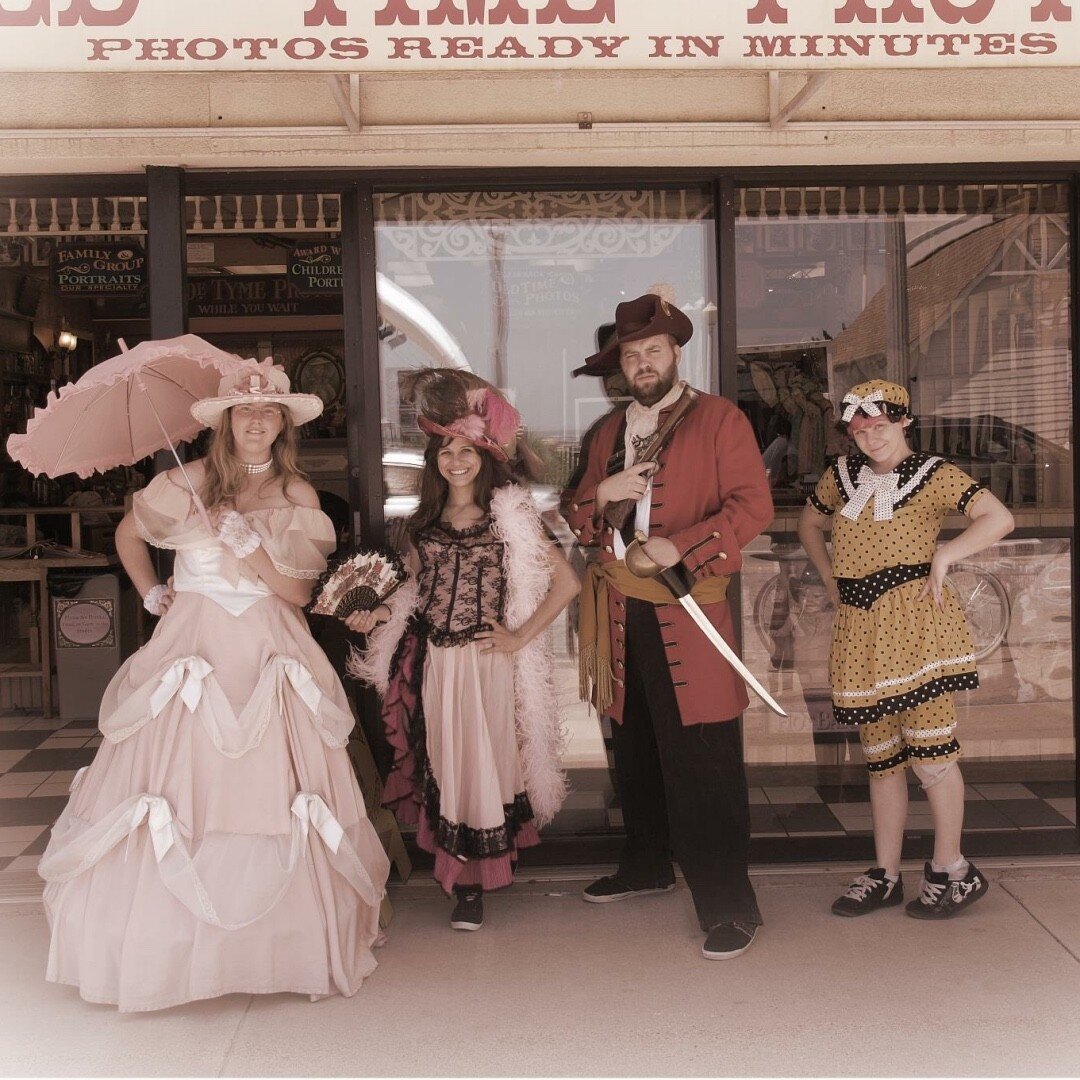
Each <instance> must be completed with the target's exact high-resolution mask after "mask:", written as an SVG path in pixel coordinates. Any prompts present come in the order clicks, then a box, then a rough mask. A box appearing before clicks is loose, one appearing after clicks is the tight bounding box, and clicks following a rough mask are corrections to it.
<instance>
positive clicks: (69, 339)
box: [56, 330, 79, 352]
mask: <svg viewBox="0 0 1080 1080" xmlns="http://www.w3.org/2000/svg"><path fill="white" fill-rule="evenodd" d="M56 345H57V347H58V348H60V349H66V350H67V351H68V352H74V351H75V349H77V348H78V346H79V339H78V338H77V337H76V336H75V335H74V334H73V333H72V332H71V331H70V330H61V331H60V333H59V334H57V336H56Z"/></svg>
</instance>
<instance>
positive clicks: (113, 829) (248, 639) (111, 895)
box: [39, 362, 389, 1011]
mask: <svg viewBox="0 0 1080 1080" xmlns="http://www.w3.org/2000/svg"><path fill="white" fill-rule="evenodd" d="M321 410H322V402H321V401H320V399H319V398H318V397H315V396H314V395H309V394H296V393H291V392H290V388H289V380H288V376H286V375H285V373H284V372H283V371H282V370H281V369H280V368H278V367H275V366H273V365H272V364H271V363H269V362H264V363H263V364H260V365H255V364H253V363H246V364H237V366H236V367H235V369H234V370H233V372H232V373H231V374H228V375H226V376H225V377H224V378H223V379H222V380H221V383H220V386H219V387H218V391H217V393H216V394H214V395H213V396H210V397H206V398H203V399H202V400H199V401H197V402H196V403H195V404H194V405H192V406H191V413H192V415H193V416H194V417H195V418H196V419H197V420H198V421H200V422H201V423H203V424H205V425H209V426H211V427H212V428H213V433H212V435H211V439H210V446H209V451H208V453H207V455H206V457H205V458H203V459H201V460H199V461H196V462H193V463H191V464H189V465H187V466H186V467H184V466H181V467H180V468H178V469H173V470H171V471H170V472H167V473H163V474H161V475H159V476H157V477H156V478H155V479H154V480H153V481H152V482H151V483H150V485H149V486H148V487H146V488H145V489H144V490H143V491H141V492H139V493H138V494H137V495H136V496H135V500H134V505H133V508H132V510H131V512H130V513H129V514H128V515H127V516H126V517H125V518H124V520H123V522H122V523H121V525H120V527H119V529H118V530H117V550H118V553H119V554H120V557H121V561H122V562H123V564H124V568H125V569H126V570H127V572H128V574H129V575H130V577H131V579H132V581H133V582H134V584H135V586H136V588H137V589H138V590H139V592H140V594H142V595H143V596H144V603H145V605H146V607H147V608H148V609H149V610H151V611H152V612H153V613H155V614H160V615H162V616H163V617H162V619H161V621H160V622H159V624H158V626H157V628H156V630H155V632H154V634H153V636H152V638H151V639H150V641H149V642H148V643H147V644H146V645H145V646H144V647H143V648H142V649H140V650H139V651H138V652H137V653H136V654H135V655H134V656H132V657H131V658H130V659H129V660H128V661H127V663H125V664H124V665H123V666H122V667H121V668H120V670H119V671H118V672H117V674H116V676H115V677H114V678H113V680H112V682H111V683H110V684H109V686H108V688H107V689H106V691H105V695H104V699H103V701H102V705H101V712H100V727H101V730H102V733H103V735H104V736H105V741H104V743H103V745H102V747H101V749H100V750H99V752H98V754H97V756H96V757H95V759H94V761H93V763H92V764H91V765H90V766H88V767H87V768H86V769H84V770H81V771H80V773H79V774H78V775H77V776H76V779H75V782H74V784H73V785H72V796H71V799H70V801H69V803H68V806H67V808H66V809H65V810H64V812H63V814H62V815H61V817H60V820H59V821H58V822H57V824H56V826H55V828H54V829H53V834H52V839H51V841H50V843H49V847H48V849H47V851H46V852H45V855H44V857H43V859H42V861H41V866H40V870H39V872H40V873H41V875H42V877H44V878H45V880H46V882H47V885H46V890H45V902H46V909H47V913H48V916H49V921H50V926H51V930H52V945H51V948H50V952H49V966H48V973H47V977H48V978H49V979H50V980H52V981H54V982H60V983H65V984H71V985H76V986H78V987H79V989H80V992H81V994H82V996H83V997H84V998H86V999H87V1000H90V1001H96V1002H105V1003H110V1004H117V1005H119V1007H120V1009H121V1010H123V1011H138V1010H150V1009H159V1008H166V1007H168V1006H172V1005H177V1004H180V1003H182V1002H186V1001H192V1000H197V999H201V998H210V997H216V996H219V995H222V994H229V993H237V992H243V993H275V992H280V991H293V992H297V993H304V994H309V995H311V996H312V997H320V996H323V995H329V994H335V993H341V994H344V995H351V994H353V993H355V992H356V990H357V989H358V988H359V986H360V984H361V982H362V981H363V979H364V978H365V977H366V976H367V975H368V974H370V972H371V971H372V970H373V969H374V967H375V959H374V957H373V955H372V953H371V947H372V946H373V945H374V944H375V943H376V938H377V936H378V917H379V907H380V902H381V899H382V896H383V889H384V885H385V881H386V877H387V873H388V870H389V866H388V863H387V859H386V856H385V855H384V853H383V850H382V846H381V844H380V842H379V839H378V837H377V836H376V834H375V831H374V829H373V828H372V825H371V823H370V821H369V820H368V818H367V815H366V812H365V808H364V802H363V798H362V796H361V793H360V791H359V788H358V787H357V784H356V780H355V778H354V776H353V773H352V769H351V766H350V763H349V759H348V756H347V754H346V750H345V745H346V741H347V739H348V735H349V732H350V730H351V728H352V726H353V716H352V714H351V712H350V710H349V706H348V702H347V699H346V696H345V693H344V690H343V688H342V686H341V683H340V681H339V680H338V678H337V676H336V674H335V673H334V670H333V668H332V667H331V665H330V662H329V661H328V660H327V658H326V656H325V655H324V654H323V652H322V651H321V650H320V649H319V647H318V646H317V645H316V643H315V641H314V639H313V638H312V637H311V634H310V632H309V630H308V627H307V624H306V622H305V619H304V616H303V613H302V612H301V610H300V608H301V606H302V605H303V604H305V603H306V602H307V601H308V599H309V596H310V592H311V587H312V585H313V583H314V581H315V579H316V578H317V577H318V576H319V575H320V573H322V571H323V570H324V568H325V566H326V555H327V554H328V553H329V552H330V551H331V550H332V549H333V548H334V546H335V535H334V530H333V527H332V525H331V524H330V521H329V520H328V519H327V518H326V517H325V515H324V514H322V513H321V511H320V510H319V508H318V499H317V496H316V493H315V491H314V489H313V488H312V487H311V486H310V485H309V484H308V483H307V482H306V481H305V479H304V478H303V475H302V474H301V473H300V471H299V469H298V468H297V464H296V434H295V432H296V428H297V427H298V426H299V425H300V424H303V423H306V422H307V421H309V420H311V419H313V418H314V417H315V416H317V415H318V414H319V412H321ZM148 545H150V546H154V547H158V548H166V549H171V550H173V551H175V552H176V563H175V573H174V578H173V579H172V580H171V582H170V583H169V584H168V585H165V584H162V583H160V582H158V580H157V576H156V573H155V571H154V567H153V564H152V561H151V558H150V554H149V551H148Z"/></svg>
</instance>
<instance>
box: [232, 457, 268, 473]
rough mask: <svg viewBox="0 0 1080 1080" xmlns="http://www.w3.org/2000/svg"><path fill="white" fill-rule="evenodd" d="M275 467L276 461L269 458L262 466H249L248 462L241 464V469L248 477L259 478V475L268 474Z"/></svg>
mask: <svg viewBox="0 0 1080 1080" xmlns="http://www.w3.org/2000/svg"><path fill="white" fill-rule="evenodd" d="M273 465H274V459H273V458H272V457H268V458H267V459H266V460H265V461H264V462H263V463H262V464H261V465H249V464H248V463H247V462H246V461H241V462H240V468H242V469H243V470H244V472H246V473H247V474H248V476H257V475H258V474H259V473H264V472H268V471H269V470H270V469H271V468H272V467H273Z"/></svg>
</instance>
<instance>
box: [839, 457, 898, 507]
mask: <svg viewBox="0 0 1080 1080" xmlns="http://www.w3.org/2000/svg"><path fill="white" fill-rule="evenodd" d="M899 487H900V478H899V477H898V476H897V475H896V472H895V471H893V472H887V473H876V472H874V470H873V469H871V468H870V466H869V465H864V466H863V467H862V468H861V469H860V470H859V478H858V479H857V480H856V481H855V494H854V495H852V496H851V498H850V499H849V500H848V503H847V505H846V506H845V507H844V509H843V510H841V511H840V513H841V514H842V515H843V516H844V517H846V518H848V519H849V520H850V521H858V520H859V515H860V514H861V513H862V512H863V510H865V509H866V504H867V503H868V502H869V501H870V500H871V499H873V500H874V520H875V521H892V516H893V509H894V508H895V506H896V503H897V502H898V500H899V497H900V493H899Z"/></svg>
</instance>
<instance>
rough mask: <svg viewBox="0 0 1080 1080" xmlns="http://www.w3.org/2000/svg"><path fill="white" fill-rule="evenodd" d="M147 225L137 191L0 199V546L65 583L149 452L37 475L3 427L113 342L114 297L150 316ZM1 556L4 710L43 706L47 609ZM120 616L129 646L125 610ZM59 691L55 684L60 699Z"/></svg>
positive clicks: (100, 543)
mask: <svg viewBox="0 0 1080 1080" xmlns="http://www.w3.org/2000/svg"><path fill="white" fill-rule="evenodd" d="M146 228H147V210H146V200H145V199H144V198H142V197H139V196H110V195H100V196H85V197H79V198H76V197H73V196H48V197H45V196H43V197H37V198H32V197H25V198H21V197H8V198H4V199H0V237H2V239H0V555H3V556H4V557H5V558H8V559H18V558H20V557H23V558H26V557H30V558H35V557H44V556H48V557H50V558H51V559H53V560H54V562H53V563H52V566H53V567H55V570H54V571H53V572H52V574H51V577H50V584H51V585H52V586H53V587H54V588H57V589H59V588H67V589H68V590H69V592H68V593H67V594H65V595H74V591H71V590H77V589H78V588H79V584H78V583H79V582H80V581H83V580H85V579H86V577H87V575H88V573H89V571H87V570H86V566H87V564H88V563H91V562H92V563H93V564H94V566H95V567H96V572H97V573H99V574H100V573H101V571H102V564H104V563H105V561H106V559H105V557H107V556H109V555H111V554H112V553H113V551H114V544H113V534H114V532H115V530H116V525H117V523H118V522H119V520H120V518H121V517H122V516H123V513H124V502H125V499H126V497H127V496H128V495H130V494H131V492H133V491H135V490H137V489H138V488H140V487H142V486H143V484H144V483H145V482H146V479H147V478H148V471H147V467H146V463H145V462H143V463H139V462H136V463H135V464H134V465H133V466H131V467H128V468H116V469H111V470H109V471H108V472H105V473H95V474H93V475H92V476H90V477H87V478H85V479H82V478H80V477H78V476H76V475H75V474H74V473H65V474H61V475H58V476H56V477H49V476H45V475H36V476H35V475H33V474H31V473H30V472H28V471H27V470H26V469H25V468H23V466H22V465H20V464H18V463H17V462H14V461H12V459H11V458H10V457H9V456H8V453H7V439H8V436H9V435H12V434H22V433H24V432H25V431H26V427H27V422H28V421H29V420H30V418H31V417H32V416H33V415H34V410H35V409H36V408H42V407H44V406H45V403H46V400H47V398H48V395H49V394H50V392H52V391H55V390H56V389H57V388H58V387H60V386H63V385H64V384H65V383H67V382H71V381H73V380H75V379H78V378H79V377H80V376H82V375H83V374H85V373H86V372H87V371H89V370H90V368H91V367H93V365H94V364H96V363H98V362H100V361H102V360H105V359H107V358H109V357H111V356H114V355H115V354H116V353H117V352H118V351H119V341H118V339H119V338H121V337H123V336H124V335H125V334H126V332H127V329H128V327H129V326H130V324H129V323H124V322H120V321H117V320H115V319H114V318H112V314H111V312H112V306H113V305H114V304H116V303H123V304H125V305H127V307H128V309H129V310H130V311H132V312H135V313H140V312H141V313H142V316H143V317H145V313H146V311H147V303H148V292H149V282H150V277H149V267H148V264H147V259H146V246H145V239H146ZM133 340H134V339H133ZM84 553H93V554H94V555H95V556H96V559H89V558H88V555H87V554H84ZM2 565H6V566H7V567H8V568H9V569H8V572H7V573H5V574H4V579H5V580H4V583H3V585H2V587H0V668H2V669H3V671H4V678H2V679H0V711H3V710H6V709H11V708H15V709H40V708H42V707H43V706H46V705H47V704H48V703H47V702H45V701H44V700H43V698H44V696H45V695H46V694H47V693H49V691H48V690H47V689H46V688H47V687H48V686H49V681H48V679H46V678H44V677H43V669H45V668H48V667H49V666H50V665H51V663H52V660H53V656H52V650H51V649H50V648H49V647H48V643H47V642H45V643H43V642H42V641H40V639H39V633H38V630H39V627H40V626H41V625H43V623H44V621H45V620H47V618H48V612H46V611H42V610H41V607H42V604H41V600H40V596H39V594H38V592H37V589H36V585H34V584H32V583H31V582H30V581H28V580H26V577H27V575H26V574H24V573H22V572H21V571H15V570H13V569H11V568H12V567H14V566H15V565H16V563H14V562H9V563H6V564H2ZM125 587H126V586H125ZM130 599H131V595H130V591H129V592H128V593H127V594H125V596H124V602H125V603H128V602H129V601H130ZM103 602H104V601H103ZM115 602H117V598H114V599H110V600H109V601H108V603H110V604H112V603H115ZM44 624H45V625H47V623H44ZM121 628H122V630H123V632H124V635H125V638H124V647H125V649H127V648H130V647H131V646H132V645H133V641H132V640H130V635H129V633H128V632H129V630H130V626H129V625H128V621H126V620H121ZM23 672H26V673H27V674H26V675H25V676H24V675H23ZM62 683H63V680H61V684H62ZM63 692H64V687H63V685H61V691H60V693H61V703H62V704H64V699H63Z"/></svg>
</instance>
